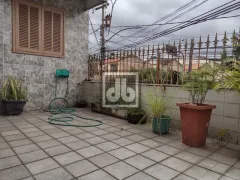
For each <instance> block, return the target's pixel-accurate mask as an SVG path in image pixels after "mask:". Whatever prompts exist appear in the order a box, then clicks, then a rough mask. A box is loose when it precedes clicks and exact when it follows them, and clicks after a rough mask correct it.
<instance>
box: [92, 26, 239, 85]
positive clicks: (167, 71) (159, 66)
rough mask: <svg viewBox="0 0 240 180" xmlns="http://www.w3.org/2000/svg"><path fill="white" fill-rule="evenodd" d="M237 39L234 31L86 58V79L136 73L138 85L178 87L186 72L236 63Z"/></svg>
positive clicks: (109, 51) (237, 57)
mask: <svg viewBox="0 0 240 180" xmlns="http://www.w3.org/2000/svg"><path fill="white" fill-rule="evenodd" d="M239 40H240V39H239V34H237V33H235V31H234V33H230V34H227V33H226V32H225V33H224V34H220V35H218V34H215V35H213V36H211V35H207V36H200V37H199V38H190V39H180V40H178V41H176V40H174V41H169V42H167V43H166V42H165V43H162V44H158V45H148V46H142V47H136V48H134V49H133V48H131V49H129V48H125V49H123V50H107V51H106V52H104V54H105V55H104V57H103V58H102V56H101V53H99V54H93V55H90V56H89V61H88V63H89V66H88V68H89V69H88V72H89V74H88V78H89V79H90V80H93V81H101V77H102V73H103V72H123V73H124V72H139V82H140V83H149V84H176V85H181V84H182V83H183V77H184V75H185V74H186V73H188V72H191V71H193V70H197V69H202V68H215V66H217V65H219V64H221V63H223V61H225V60H226V59H235V60H236V59H237V60H238V59H239V56H238V54H237V53H239V51H238V50H237V49H239V47H240V46H239V44H240V42H239ZM236 47H237V48H236Z"/></svg>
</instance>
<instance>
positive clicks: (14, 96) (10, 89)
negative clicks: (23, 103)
mask: <svg viewBox="0 0 240 180" xmlns="http://www.w3.org/2000/svg"><path fill="white" fill-rule="evenodd" d="M1 96H2V99H3V100H26V99H27V91H26V88H25V87H23V86H22V84H21V82H20V81H18V80H17V79H15V78H13V77H12V76H8V79H7V80H6V81H5V82H4V84H3V87H2V93H1Z"/></svg>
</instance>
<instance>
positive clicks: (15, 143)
mask: <svg viewBox="0 0 240 180" xmlns="http://www.w3.org/2000/svg"><path fill="white" fill-rule="evenodd" d="M9 144H10V146H11V147H17V146H23V145H27V144H32V141H30V140H29V139H21V140H16V141H10V142H9Z"/></svg>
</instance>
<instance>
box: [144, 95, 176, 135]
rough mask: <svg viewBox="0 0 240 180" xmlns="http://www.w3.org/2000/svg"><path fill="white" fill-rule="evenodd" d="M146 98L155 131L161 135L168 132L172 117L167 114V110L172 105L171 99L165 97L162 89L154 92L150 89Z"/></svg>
mask: <svg viewBox="0 0 240 180" xmlns="http://www.w3.org/2000/svg"><path fill="white" fill-rule="evenodd" d="M145 100H146V103H147V106H146V108H147V112H148V113H149V117H150V120H151V123H152V129H153V132H154V133H157V134H160V135H164V134H168V132H169V127H170V123H171V120H172V117H170V116H167V115H165V112H166V110H167V109H168V107H169V105H170V104H169V99H168V98H167V97H163V92H162V90H156V91H154V92H150V91H149V92H148V93H147V94H146V95H145Z"/></svg>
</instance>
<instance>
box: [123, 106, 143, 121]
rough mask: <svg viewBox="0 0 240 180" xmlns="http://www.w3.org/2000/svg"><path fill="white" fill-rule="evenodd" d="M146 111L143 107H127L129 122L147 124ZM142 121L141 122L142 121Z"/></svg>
mask: <svg viewBox="0 0 240 180" xmlns="http://www.w3.org/2000/svg"><path fill="white" fill-rule="evenodd" d="M144 114H145V111H144V110H143V109H142V108H141V107H137V108H128V109H127V115H126V116H127V117H126V119H127V120H128V122H129V123H131V124H139V123H140V124H146V122H147V121H146V119H144V120H142V119H143V118H144ZM140 121H141V122H140Z"/></svg>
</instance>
